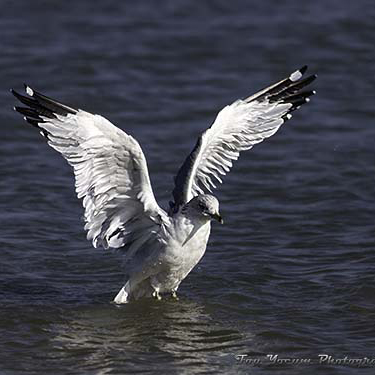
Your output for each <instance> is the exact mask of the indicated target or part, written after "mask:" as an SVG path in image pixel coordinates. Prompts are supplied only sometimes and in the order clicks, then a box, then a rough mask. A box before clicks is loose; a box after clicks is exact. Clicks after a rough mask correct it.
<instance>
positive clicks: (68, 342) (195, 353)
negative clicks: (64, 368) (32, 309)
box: [52, 299, 245, 373]
mask: <svg viewBox="0 0 375 375" xmlns="http://www.w3.org/2000/svg"><path fill="white" fill-rule="evenodd" d="M52 331H53V332H55V335H56V336H55V338H54V340H53V346H54V349H55V350H60V351H62V352H64V353H66V352H67V353H68V356H69V357H71V358H74V357H75V356H76V355H77V356H79V357H80V358H81V359H80V362H79V365H78V364H77V365H78V366H79V368H83V369H86V370H89V369H98V368H100V369H101V370H102V373H106V371H107V370H110V369H112V368H113V366H115V367H116V368H122V367H123V366H124V367H125V368H126V369H130V368H132V367H134V368H136V367H137V365H140V364H142V368H144V369H147V368H148V369H149V370H152V369H153V368H158V367H159V366H160V368H163V365H162V364H163V363H170V364H173V365H174V367H175V368H179V369H180V370H181V372H180V373H184V372H183V368H185V371H186V373H189V369H190V368H192V366H196V367H194V368H196V369H198V368H199V370H200V371H201V372H204V371H206V370H209V369H211V370H212V358H215V357H217V358H216V361H219V359H220V357H221V356H226V357H228V362H231V361H232V360H233V355H234V354H233V353H234V352H235V351H236V350H239V348H241V347H242V346H243V342H244V340H245V334H243V333H240V332H239V331H238V330H237V329H235V328H232V327H231V326H230V324H228V323H227V324H226V323H225V322H220V323H219V322H218V321H217V320H215V319H213V317H211V316H210V314H209V313H208V312H207V308H206V307H205V306H204V305H202V304H198V303H196V302H193V301H188V300H185V299H184V300H180V301H173V300H170V301H161V302H160V301H154V300H151V301H150V300H143V301H137V302H134V303H131V304H128V305H124V306H121V307H117V306H115V305H111V306H99V307H98V306H88V307H86V308H80V309H78V310H76V311H72V312H70V313H69V314H68V316H67V317H66V319H65V321H64V323H60V324H56V325H53V328H52ZM53 332H52V333H53ZM129 352H131V353H132V355H131V356H129V355H127V353H129ZM122 354H123V355H122ZM232 365H233V363H232Z"/></svg>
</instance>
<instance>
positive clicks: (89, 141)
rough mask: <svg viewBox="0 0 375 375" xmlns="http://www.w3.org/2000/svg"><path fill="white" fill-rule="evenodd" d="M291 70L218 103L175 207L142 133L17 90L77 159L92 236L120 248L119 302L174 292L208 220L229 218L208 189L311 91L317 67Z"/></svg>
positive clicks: (47, 132) (30, 117)
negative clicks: (160, 197)
mask: <svg viewBox="0 0 375 375" xmlns="http://www.w3.org/2000/svg"><path fill="white" fill-rule="evenodd" d="M305 71H306V67H303V68H302V69H300V70H297V71H296V72H294V73H292V74H291V75H290V76H289V77H288V78H286V79H284V80H282V81H280V82H278V83H276V84H274V85H272V86H270V87H268V88H266V89H264V90H262V91H260V92H258V93H257V94H255V95H253V96H251V97H249V98H246V99H244V100H237V101H235V102H234V103H233V104H231V105H229V106H226V107H225V108H224V109H223V110H221V111H220V112H219V114H218V116H217V118H216V120H215V122H214V124H213V125H212V126H211V127H210V128H209V129H207V130H206V131H205V132H204V133H203V134H202V135H201V136H200V137H199V139H198V142H197V144H196V146H195V147H194V149H193V151H192V152H191V154H190V155H189V156H188V157H187V158H186V160H185V162H184V163H183V165H182V166H181V168H180V170H179V171H178V173H177V176H176V178H175V187H174V190H173V199H174V200H173V202H171V203H170V209H169V210H168V212H166V211H164V210H163V209H162V208H160V207H159V205H158V204H157V202H156V200H155V197H154V194H153V192H152V187H151V183H150V179H149V175H148V169H147V163H146V159H145V156H144V154H143V152H142V150H141V147H140V146H139V144H138V142H137V141H136V140H135V139H134V138H133V137H131V136H130V135H128V134H126V133H125V132H124V131H122V130H120V129H119V128H117V127H115V126H114V125H113V124H112V123H110V122H109V121H108V120H107V119H105V118H104V117H102V116H99V115H93V114H91V113H88V112H85V111H82V110H76V109H73V108H71V107H68V106H65V105H63V104H61V103H59V102H56V101H55V100H53V99H50V98H48V97H46V96H44V95H42V94H40V93H38V92H36V91H34V90H33V89H31V88H30V87H29V86H25V87H26V93H27V94H28V96H22V95H20V94H18V93H17V92H15V91H13V90H12V92H13V94H14V95H15V96H16V97H17V98H18V99H19V100H20V101H21V102H22V103H23V104H25V105H26V106H27V107H15V109H16V110H17V111H18V112H20V113H22V114H23V115H24V116H25V119H26V120H27V121H28V122H29V123H31V124H32V125H34V126H36V127H37V128H39V129H40V131H41V134H42V135H43V136H44V137H45V138H46V139H47V141H48V144H49V145H50V146H51V147H53V148H54V149H56V150H57V151H58V152H60V153H61V154H62V155H63V157H64V158H65V159H67V161H68V163H69V164H70V165H72V166H73V168H74V173H75V178H76V192H77V195H78V198H83V206H84V208H85V221H86V225H85V229H86V230H87V232H88V233H87V238H88V239H89V240H91V241H92V243H93V245H94V247H98V246H102V247H104V248H114V249H121V250H123V252H124V256H125V262H124V264H125V274H126V278H127V281H126V283H125V285H124V286H123V288H122V289H121V290H120V292H119V293H118V294H117V296H116V297H115V302H116V303H126V302H128V301H129V300H132V299H137V298H140V297H144V296H154V297H156V298H160V294H162V293H171V294H172V295H173V296H176V290H177V288H178V287H179V285H180V283H181V281H182V280H183V279H184V278H185V277H186V276H187V275H188V274H189V272H190V271H191V270H192V269H193V268H194V267H195V265H196V264H197V263H198V262H199V261H200V259H201V258H202V256H203V255H204V253H205V251H206V246H207V242H208V239H209V236H210V231H211V220H212V219H215V220H217V221H219V222H222V219H221V216H220V214H219V202H218V200H217V199H216V198H215V197H214V196H213V195H210V194H206V192H211V191H212V188H216V186H215V184H214V182H213V181H214V180H216V181H217V182H220V183H221V177H220V176H223V175H225V174H226V173H227V172H229V170H230V168H231V166H232V161H233V160H236V159H237V158H238V156H239V153H240V151H243V150H248V149H250V148H251V147H252V146H253V145H254V144H256V143H259V142H261V141H263V139H265V138H268V137H270V136H271V135H273V134H274V133H275V132H276V131H277V130H278V129H279V127H280V126H281V125H282V124H283V123H284V122H285V121H286V120H288V119H290V117H291V115H290V112H291V111H293V110H295V109H297V108H299V107H300V106H301V105H302V104H304V103H306V102H307V101H308V100H309V99H308V97H309V96H310V95H312V94H314V91H301V89H302V88H303V87H304V86H306V85H308V84H309V83H311V82H312V81H313V80H314V79H315V77H316V76H309V77H307V78H305V79H301V77H302V75H303V73H304V72H305Z"/></svg>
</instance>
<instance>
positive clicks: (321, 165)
mask: <svg viewBox="0 0 375 375" xmlns="http://www.w3.org/2000/svg"><path fill="white" fill-rule="evenodd" d="M2 5H3V6H2V11H1V16H0V40H1V46H2V48H1V59H0V68H1V72H2V79H1V82H0V100H1V107H0V108H1V109H0V111H1V124H2V137H1V141H0V142H1V147H0V154H1V156H0V168H1V169H0V171H1V179H0V192H1V193H0V207H1V210H0V222H1V238H0V241H1V252H0V257H1V259H0V295H1V297H0V300H1V307H0V314H1V315H0V373H1V374H41V373H46V374H47V373H48V374H51V373H53V374H67V373H69V374H123V373H136V372H138V373H147V372H148V373H164V372H165V371H166V369H168V372H170V373H175V374H191V373H195V374H203V373H205V374H208V373H212V374H217V373H225V374H237V373H239V374H241V373H242V374H247V373H250V372H251V373H252V374H253V373H254V374H260V373H274V374H284V373H287V374H300V373H302V372H303V373H304V374H316V373H317V371H318V370H319V373H324V374H357V373H359V371H360V373H361V374H373V371H374V366H372V367H368V368H363V369H361V370H358V369H357V368H355V367H353V366H347V365H346V366H343V365H338V364H336V365H334V364H329V365H320V366H319V365H316V364H315V365H300V366H297V365H286V364H279V365H272V364H270V361H267V357H266V356H267V355H268V354H272V355H279V357H280V358H300V359H301V358H311V359H313V360H314V361H316V360H317V359H318V355H319V354H324V353H325V354H327V355H331V356H332V357H333V358H336V359H337V358H343V357H345V356H348V357H349V358H363V357H369V358H374V357H375V352H374V349H375V332H374V318H375V297H374V296H375V287H374V274H375V252H374V249H375V243H374V221H373V218H374V211H375V189H374V173H375V152H374V141H375V128H374V124H373V122H374V121H373V119H374V114H375V113H374V105H373V103H374V98H375V95H374V87H375V79H374V77H375V66H374V64H373V62H374V58H375V53H374V48H373V41H374V32H375V22H374V20H375V11H374V7H373V4H372V2H371V1H357V2H349V1H345V2H343V1H340V2H339V1H331V2H329V3H328V2H323V1H315V2H308V3H307V2H300V1H297V0H289V1H285V2H276V1H264V2H257V3H252V4H251V3H250V2H244V1H243V2H241V1H231V2H227V1H215V2H205V3H203V2H200V3H198V2H193V1H190V2H187V1H173V2H172V1H165V2H159V3H158V5H156V3H155V2H137V3H136V4H130V3H129V2H120V1H116V2H115V1H107V2H106V3H105V5H103V4H102V3H98V2H89V1H82V2H79V3H78V2H77V3H73V2H57V1H35V2H9V1H4V2H3V4H2ZM305 63H307V64H309V65H310V70H311V72H313V73H315V72H316V73H318V74H319V78H318V80H317V81H316V84H315V86H314V88H315V89H316V90H317V91H318V95H317V96H316V97H314V98H313V101H312V102H311V103H310V104H309V105H307V106H305V107H304V108H302V109H301V110H300V111H299V112H298V113H296V114H295V116H294V118H293V119H292V121H290V122H289V123H287V124H286V125H285V126H284V127H283V128H282V129H281V130H280V132H278V133H277V134H276V135H275V136H273V137H272V138H271V139H269V140H267V141H265V142H264V143H262V144H260V145H258V146H256V147H255V148H254V149H253V150H251V151H249V152H247V153H244V154H242V156H241V158H240V160H239V161H238V163H236V165H235V167H234V168H233V171H232V173H231V174H230V175H228V176H227V178H226V179H225V183H224V185H223V186H221V187H220V189H219V190H218V191H217V196H218V197H219V199H220V201H221V211H222V214H223V216H224V219H225V223H226V224H225V225H223V226H220V225H214V228H213V233H212V236H211V240H210V244H209V247H208V251H207V253H206V255H205V257H204V258H203V260H202V261H201V263H200V264H199V266H198V267H197V268H195V269H194V271H193V272H192V273H191V274H190V275H189V277H188V278H187V279H186V280H185V281H184V282H183V283H182V285H181V288H180V301H178V302H174V301H171V300H169V299H167V300H164V301H161V302H158V301H153V300H144V301H139V302H135V303H132V304H129V305H127V306H124V307H121V308H118V307H116V306H114V305H112V304H110V301H111V300H112V298H113V297H114V295H115V294H116V293H117V291H118V290H119V289H120V287H121V285H122V283H123V281H124V280H123V276H122V272H121V260H120V258H119V256H118V255H116V254H113V253H110V252H104V251H101V250H99V249H98V250H95V249H93V248H91V245H90V244H89V243H88V242H87V241H86V240H85V234H84V231H83V225H82V220H81V216H82V208H81V205H80V202H79V201H78V200H77V199H76V198H75V194H74V186H73V178H72V173H71V170H70V168H69V166H67V165H66V164H65V162H64V161H63V160H62V158H61V157H60V156H59V155H58V154H56V153H55V152H54V151H53V150H52V149H50V148H48V147H47V146H46V145H45V144H44V141H43V139H41V137H40V136H39V135H38V134H37V132H35V131H34V129H33V128H31V127H28V126H27V125H26V123H24V122H23V121H22V119H21V118H20V117H19V116H18V115H16V114H15V113H13V112H12V110H11V108H12V106H13V105H14V104H15V100H14V98H13V97H12V96H11V95H10V94H9V91H8V90H9V89H10V88H11V87H14V88H16V89H21V88H22V86H21V85H22V83H23V82H27V83H30V84H31V85H33V86H35V88H36V89H39V90H40V91H42V92H45V93H46V94H47V95H50V96H52V97H56V98H58V99H60V100H62V101H64V102H66V103H67V104H71V105H73V106H76V107H80V108H84V109H86V110H89V111H93V112H96V113H100V114H102V115H104V116H106V117H107V118H109V119H110V120H111V121H113V122H114V123H115V124H117V125H118V126H119V127H121V128H123V129H125V130H126V131H127V132H128V133H130V134H132V135H134V136H135V137H136V138H137V139H138V140H139V142H140V143H141V145H142V147H143V150H144V152H145V154H146V157H147V160H148V163H149V170H150V175H151V180H152V184H153V187H154V191H155V193H156V196H157V199H158V201H159V202H160V203H161V204H162V205H164V206H166V205H167V202H168V200H169V198H170V192H171V189H172V187H173V185H172V176H173V175H174V173H175V172H176V171H177V169H178V167H179V165H180V164H181V163H182V161H183V159H184V158H185V156H186V154H187V153H188V152H189V151H190V149H191V148H192V147H193V145H194V143H195V141H196V137H197V136H198V134H199V133H200V132H202V131H203V130H205V129H206V127H208V126H209V125H210V124H211V123H212V121H213V120H214V118H215V115H216V113H217V112H218V110H219V109H220V108H222V107H223V106H224V105H226V104H229V103H230V102H232V101H233V100H235V99H237V98H239V97H244V96H246V95H249V94H252V93H254V92H255V91H256V90H257V89H260V88H262V87H263V86H265V85H267V84H270V83H272V82H274V81H275V80H278V79H281V78H283V77H284V76H285V75H286V74H289V73H290V72H291V71H293V70H294V69H295V68H298V67H300V66H302V65H303V64H305ZM171 155H172V157H171ZM238 355H247V356H248V357H246V358H255V359H256V358H260V359H261V360H262V361H263V363H262V364H260V365H257V366H251V365H250V364H245V363H239V361H238V360H236V356H238ZM237 358H238V357H237Z"/></svg>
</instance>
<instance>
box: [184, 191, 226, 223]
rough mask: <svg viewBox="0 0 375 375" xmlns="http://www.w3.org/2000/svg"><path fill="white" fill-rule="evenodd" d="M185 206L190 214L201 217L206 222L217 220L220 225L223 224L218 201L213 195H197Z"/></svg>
mask: <svg viewBox="0 0 375 375" xmlns="http://www.w3.org/2000/svg"><path fill="white" fill-rule="evenodd" d="M187 206H188V209H189V211H190V212H191V213H192V212H194V213H195V214H199V215H202V216H203V217H204V218H206V219H207V220H212V219H213V220H217V221H218V222H219V223H220V224H223V222H224V221H223V219H222V217H221V215H220V213H219V201H218V200H217V199H216V198H215V197H214V196H213V195H210V194H201V195H198V196H196V197H194V198H193V199H192V200H191V201H190V202H189V203H188V204H187Z"/></svg>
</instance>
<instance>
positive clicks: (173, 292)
mask: <svg viewBox="0 0 375 375" xmlns="http://www.w3.org/2000/svg"><path fill="white" fill-rule="evenodd" d="M171 293H172V298H174V299H175V300H176V301H178V299H179V298H178V297H177V293H176V289H172V290H171Z"/></svg>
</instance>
